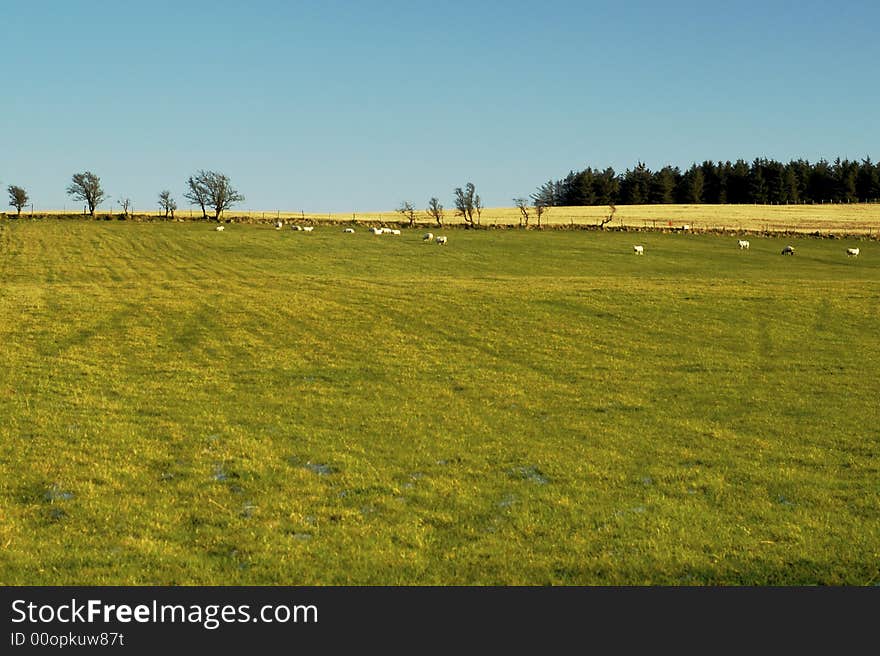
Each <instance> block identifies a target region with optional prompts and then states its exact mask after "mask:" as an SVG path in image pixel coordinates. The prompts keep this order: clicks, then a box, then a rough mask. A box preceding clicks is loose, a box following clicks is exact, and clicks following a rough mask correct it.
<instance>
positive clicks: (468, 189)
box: [397, 182, 484, 228]
mask: <svg viewBox="0 0 880 656" xmlns="http://www.w3.org/2000/svg"><path fill="white" fill-rule="evenodd" d="M452 193H453V199H454V200H453V202H454V203H455V216H460V217H462V218H463V219H464V223H465V226H466V227H469V228H472V227H474V226H478V225H480V221H481V219H482V216H483V209H484V207H483V201H482V199H481V198H480V195H479V194H478V193H477V188H476V186H475V185H474V183H473V182H468V183H467V184H465V186H464V187H456V188H455V189H454V190H453V192H452ZM397 211H398V212H400V213H401V214H403V216H404V217H406V219H407V220H408V221H409V225H410V227H412V226H413V225H414V224H415V221H416V212H417V210H416V208H415V205H413V204H412V202H411V201H408V200H407V201H404V202H403V203H402V204H401V205H400V207H398V208H397ZM444 213H445V208H444V207H443V203H441V202H440V199H439V198H437V197H436V196H434V197H432V198H431V200H429V201H428V206H427V208H425V214H427V215H428V218H430V219H431V220H432V221H434V222H435V223H436V224H437V225H438V226H442V225H443V219H444V216H445V214H444Z"/></svg>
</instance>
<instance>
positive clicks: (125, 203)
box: [116, 198, 131, 219]
mask: <svg viewBox="0 0 880 656" xmlns="http://www.w3.org/2000/svg"><path fill="white" fill-rule="evenodd" d="M116 202H117V203H119V205H120V207H122V216H124V217H125V218H126V219H127V218H128V213H129V211H130V210H131V198H120V199H119V200H118V201H116Z"/></svg>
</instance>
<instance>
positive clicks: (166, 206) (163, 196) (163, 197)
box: [159, 189, 177, 221]
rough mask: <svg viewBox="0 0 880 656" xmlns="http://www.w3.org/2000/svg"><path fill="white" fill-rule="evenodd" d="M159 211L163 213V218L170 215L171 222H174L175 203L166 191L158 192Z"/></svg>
mask: <svg viewBox="0 0 880 656" xmlns="http://www.w3.org/2000/svg"><path fill="white" fill-rule="evenodd" d="M159 209H161V210H163V211H164V212H165V218H166V219H167V218H168V214H169V213H170V214H171V220H172V221H173V220H174V210H176V209H177V201H176V200H174V199H173V198H172V197H171V192H170V191H168V190H167V189H166V190H165V191H160V192H159Z"/></svg>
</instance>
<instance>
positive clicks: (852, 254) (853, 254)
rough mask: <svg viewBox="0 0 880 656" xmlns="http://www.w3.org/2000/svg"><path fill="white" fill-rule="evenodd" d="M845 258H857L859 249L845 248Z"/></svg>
mask: <svg viewBox="0 0 880 656" xmlns="http://www.w3.org/2000/svg"><path fill="white" fill-rule="evenodd" d="M846 256H847V257H858V256H859V249H858V248H847V249H846Z"/></svg>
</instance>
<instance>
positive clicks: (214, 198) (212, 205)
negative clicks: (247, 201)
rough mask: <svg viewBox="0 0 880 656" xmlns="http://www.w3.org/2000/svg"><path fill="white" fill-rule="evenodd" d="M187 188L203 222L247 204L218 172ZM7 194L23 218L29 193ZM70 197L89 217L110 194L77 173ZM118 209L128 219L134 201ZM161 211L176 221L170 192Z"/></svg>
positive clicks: (123, 201)
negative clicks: (81, 204)
mask: <svg viewBox="0 0 880 656" xmlns="http://www.w3.org/2000/svg"><path fill="white" fill-rule="evenodd" d="M186 186H187V190H186V192H185V193H184V194H183V197H184V198H186V199H187V200H188V201H189V202H190V204H192V205H198V206H199V207H200V208H201V209H202V218H204V219H207V218H208V209H210V210H211V211H212V212H213V215H214V217H213V218H214V219H215V220H219V219H220V214H221V213H222V212H224V211H226V210H228V209H229V208H230V207H232V206H233V205H234V204H235V203H240V202H241V201H243V200H244V196H242V195H241V194H240V193H239V192H238V191H236V190H235V189H234V188H233V187H232V183H231V182H230V180H229V177H228V176H226V175H224V174H223V173H218V172H217V171H204V170H200V171H198V172H196V173H195V174H194V175H191V176H190V177H189V178H188V179H187V181H186ZM7 191H8V193H9V204H10V205H11V206H12V207H15V208H16V209H17V210H18V214H19V215H20V214H21V210H22V208H24V207H25V206H26V205H27V204H28V202H30V198H29V197H28V193H27V191H26V190H25V189H24V188H22V187H19V186H17V185H9V187H8V188H7ZM67 193H68V195H70V196H72V197H73V199H74V200H77V201H80V202H83V203H85V205H86V207H87V208H88V212H89V215H90V216H95V210H96V209H97V207H98V206H99V205H100V204H101V203H102V202H104V201H105V200H107V197H108V196H107V192H106V191H105V190H104V188H103V187H102V186H101V178H99V177H98V176H97V175H95V174H94V173H92V172H91V171H84V172H82V173H74V174H73V177H72V178H71V182H70V185H69V186H68V187H67ZM119 205H120V206H121V207H122V212H123V214H124V215H125V216H126V217H127V216H128V214H129V212H130V211H131V199H130V198H120V199H119ZM159 208H160V209H161V210H162V211H164V213H165V218H166V219H167V218H168V217H169V215H170V216H171V218H172V219H173V218H174V211H175V210H176V209H177V201H175V200H174V197H173V196H172V195H171V192H170V191H168V190H167V189H166V190H163V191H161V192H159Z"/></svg>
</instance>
